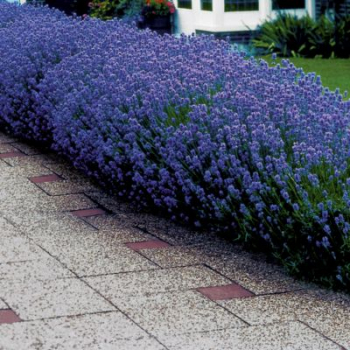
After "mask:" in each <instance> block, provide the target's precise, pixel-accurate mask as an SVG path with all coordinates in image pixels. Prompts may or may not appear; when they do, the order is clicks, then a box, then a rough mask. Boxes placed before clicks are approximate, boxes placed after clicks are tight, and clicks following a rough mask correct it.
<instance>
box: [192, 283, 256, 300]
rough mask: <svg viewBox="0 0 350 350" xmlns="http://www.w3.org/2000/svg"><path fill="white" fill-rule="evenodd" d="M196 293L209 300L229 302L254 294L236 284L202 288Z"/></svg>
mask: <svg viewBox="0 0 350 350" xmlns="http://www.w3.org/2000/svg"><path fill="white" fill-rule="evenodd" d="M197 291H198V292H199V293H201V294H203V295H204V296H206V297H207V298H209V299H210V300H217V301H218V300H229V299H236V298H248V297H251V296H253V295H254V294H253V293H251V292H249V291H248V290H246V289H244V288H243V287H242V286H240V285H239V284H237V283H231V284H228V285H226V286H215V287H202V288H197Z"/></svg>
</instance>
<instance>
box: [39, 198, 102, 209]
mask: <svg viewBox="0 0 350 350" xmlns="http://www.w3.org/2000/svg"><path fill="white" fill-rule="evenodd" d="M95 206H96V204H95V203H94V202H92V201H91V200H90V199H89V198H87V197H86V196H85V195H83V194H68V195H62V196H46V197H45V198H43V200H41V201H40V203H39V205H38V206H37V208H38V210H40V211H41V212H45V211H72V210H81V209H83V210H90V208H94V207H95Z"/></svg>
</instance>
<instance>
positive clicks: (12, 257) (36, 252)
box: [0, 237, 47, 263]
mask: <svg viewBox="0 0 350 350" xmlns="http://www.w3.org/2000/svg"><path fill="white" fill-rule="evenodd" d="M45 257H47V254H46V253H45V252H44V251H43V250H42V249H40V248H39V247H38V246H37V245H35V244H34V243H32V242H31V241H29V240H28V239H26V238H22V237H13V238H4V239H2V240H1V244H0V263H8V262H16V261H28V260H36V259H41V258H45Z"/></svg>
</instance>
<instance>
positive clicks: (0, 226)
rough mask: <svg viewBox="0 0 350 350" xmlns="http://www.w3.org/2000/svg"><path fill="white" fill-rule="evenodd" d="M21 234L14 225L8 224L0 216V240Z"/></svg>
mask: <svg viewBox="0 0 350 350" xmlns="http://www.w3.org/2000/svg"><path fill="white" fill-rule="evenodd" d="M21 236H22V233H21V232H20V231H19V230H18V229H17V228H16V227H14V226H13V225H12V224H10V223H9V222H8V221H7V220H6V219H4V218H2V217H0V240H2V239H5V238H14V237H21Z"/></svg>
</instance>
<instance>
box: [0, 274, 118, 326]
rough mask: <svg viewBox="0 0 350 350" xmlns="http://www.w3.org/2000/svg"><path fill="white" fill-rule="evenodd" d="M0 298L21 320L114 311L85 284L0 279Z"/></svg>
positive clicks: (67, 281) (72, 281)
mask: <svg viewBox="0 0 350 350" xmlns="http://www.w3.org/2000/svg"><path fill="white" fill-rule="evenodd" d="M0 297H1V298H2V299H4V300H5V301H6V303H7V304H8V305H9V306H10V307H11V308H12V309H13V310H14V311H15V312H16V313H17V314H18V315H19V317H20V318H21V319H22V320H34V319H41V318H48V317H57V316H68V315H80V314H84V313H94V312H101V311H110V310H115V308H113V306H111V305H110V303H108V302H107V301H106V300H105V299H103V298H102V297H101V296H100V295H99V294H97V293H96V292H94V291H93V290H92V289H91V288H90V287H88V286H87V285H86V284H85V283H84V282H82V281H80V280H78V279H74V278H68V279H57V280H54V281H52V280H51V281H48V280H46V281H34V280H28V281H19V280H0Z"/></svg>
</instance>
